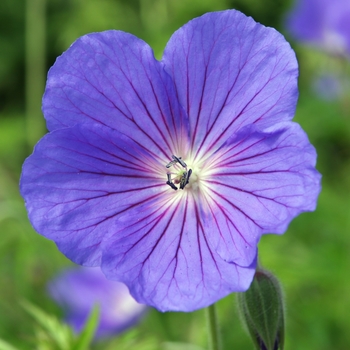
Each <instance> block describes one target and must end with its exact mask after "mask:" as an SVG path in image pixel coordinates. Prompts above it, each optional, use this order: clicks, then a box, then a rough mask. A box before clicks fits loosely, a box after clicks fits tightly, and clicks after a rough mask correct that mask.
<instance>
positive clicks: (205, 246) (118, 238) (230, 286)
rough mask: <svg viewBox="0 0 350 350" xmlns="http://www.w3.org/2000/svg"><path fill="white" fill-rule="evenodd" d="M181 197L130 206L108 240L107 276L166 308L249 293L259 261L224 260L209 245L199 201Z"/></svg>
mask: <svg viewBox="0 0 350 350" xmlns="http://www.w3.org/2000/svg"><path fill="white" fill-rule="evenodd" d="M170 191H171V192H172V190H171V189H170ZM171 194H172V193H171ZM180 196H181V200H172V199H171V198H174V197H173V196H169V197H168V199H167V200H164V201H163V202H162V203H158V204H157V205H152V206H150V207H149V208H148V209H147V210H145V211H138V210H137V208H131V210H129V211H128V212H126V213H125V215H124V217H123V218H122V220H119V221H118V230H117V231H116V232H115V234H114V235H113V236H111V238H110V240H109V241H107V242H105V243H104V251H103V258H102V270H103V271H104V273H105V274H106V276H107V277H108V278H110V279H115V280H117V281H122V282H124V283H125V284H127V285H128V287H129V289H130V293H131V295H132V296H133V297H134V298H135V299H136V300H137V301H139V302H141V303H146V304H148V305H152V306H155V307H156V308H157V309H159V310H161V311H168V310H173V311H193V310H196V309H198V308H201V307H205V306H208V305H210V304H212V303H214V302H215V301H216V300H218V299H219V298H222V297H224V296H226V295H227V294H229V293H231V292H237V291H244V290H246V289H247V288H248V287H249V285H250V282H251V280H252V278H253V274H254V269H255V265H256V260H255V259H254V260H253V261H251V263H250V265H249V266H245V267H241V266H238V265H236V264H232V263H227V262H225V261H224V260H222V259H221V258H220V256H219V255H218V254H217V253H216V252H215V250H213V249H212V248H211V247H210V245H209V242H208V236H209V235H210V233H208V232H207V231H205V229H204V227H203V224H202V216H201V214H200V208H198V203H197V202H196V201H195V200H194V197H193V196H192V195H191V194H190V193H189V194H184V195H180ZM256 254H257V251H256V248H255V257H256Z"/></svg>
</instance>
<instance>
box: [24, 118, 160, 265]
mask: <svg viewBox="0 0 350 350" xmlns="http://www.w3.org/2000/svg"><path fill="white" fill-rule="evenodd" d="M163 168H165V167H164V166H163V164H161V165H159V166H158V164H157V163H156V162H155V161H154V159H153V158H152V157H151V155H150V153H148V150H145V148H144V147H142V146H140V145H139V144H137V143H136V142H134V141H133V140H131V139H130V138H128V137H127V136H125V135H122V134H120V133H119V132H118V131H116V130H113V129H110V128H108V127H105V126H103V125H101V124H95V125H93V124H89V125H76V126H74V127H71V128H65V129H60V130H56V131H54V132H52V133H50V134H48V135H46V136H45V137H44V138H43V139H42V140H41V141H40V142H39V143H38V144H37V146H36V148H35V151H34V153H33V154H32V155H31V156H30V157H29V158H28V159H27V160H26V161H25V163H24V166H23V172H22V177H21V184H20V187H21V194H22V196H23V197H24V198H25V201H26V207H27V210H28V213H29V218H30V220H31V223H32V225H33V226H34V228H35V229H36V230H37V231H38V232H39V233H40V234H42V235H44V236H46V237H47V238H49V239H52V240H54V241H55V242H56V244H57V245H58V247H59V249H60V250H61V251H62V252H63V253H64V254H65V255H66V256H68V257H69V258H70V259H71V260H73V261H74V262H76V263H79V264H84V265H90V266H92V265H98V264H99V260H100V256H101V249H100V244H101V241H102V240H104V239H106V238H107V237H108V235H109V234H110V233H111V232H114V229H115V225H116V224H115V223H116V218H117V217H118V216H120V215H122V214H123V212H124V211H125V210H127V208H130V207H134V206H137V208H138V210H140V211H142V205H143V203H144V202H152V200H155V198H157V196H160V195H161V194H162V193H163V192H164V191H165V190H166V189H167V186H166V184H165V181H166V175H165V170H163ZM161 186H163V188H164V190H163V189H162V187H161Z"/></svg>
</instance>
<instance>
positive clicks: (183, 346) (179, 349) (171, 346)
mask: <svg viewBox="0 0 350 350" xmlns="http://www.w3.org/2000/svg"><path fill="white" fill-rule="evenodd" d="M162 350H205V349H204V348H202V347H200V346H198V345H195V344H189V343H180V342H165V343H163V344H162Z"/></svg>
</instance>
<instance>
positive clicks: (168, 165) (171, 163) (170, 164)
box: [166, 160, 177, 168]
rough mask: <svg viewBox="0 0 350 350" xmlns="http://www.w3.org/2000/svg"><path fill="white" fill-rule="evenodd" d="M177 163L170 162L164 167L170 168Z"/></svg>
mask: <svg viewBox="0 0 350 350" xmlns="http://www.w3.org/2000/svg"><path fill="white" fill-rule="evenodd" d="M176 163H177V160H172V161H171V162H170V163H168V164H167V165H166V167H167V168H170V167H171V166H173V165H174V164H176Z"/></svg>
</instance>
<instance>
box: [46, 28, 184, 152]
mask: <svg viewBox="0 0 350 350" xmlns="http://www.w3.org/2000/svg"><path fill="white" fill-rule="evenodd" d="M43 112H44V115H45V118H46V120H47V125H48V128H49V130H51V131H52V130H56V129H59V128H63V127H67V126H73V125H75V124H77V123H101V124H103V125H106V126H109V127H111V128H113V129H116V130H118V131H120V132H122V133H123V134H125V135H127V136H129V137H131V138H133V139H135V140H142V143H143V145H144V146H145V147H147V148H148V149H150V150H152V151H153V152H157V153H160V154H163V155H167V156H169V154H172V152H179V151H180V150H182V147H185V146H186V145H187V143H188V139H187V136H188V119H187V116H185V113H184V111H183V109H182V107H181V106H180V105H179V103H178V101H177V99H176V92H175V88H174V84H173V82H172V80H171V78H170V77H169V76H168V74H167V73H165V71H164V69H163V65H162V64H161V63H160V62H159V61H157V60H156V59H155V58H154V55H153V51H152V49H151V48H150V47H149V46H148V45H147V44H146V43H145V42H144V41H142V40H140V39H138V38H136V37H135V36H133V35H131V34H127V33H124V32H121V31H115V30H109V31H106V32H102V33H93V34H88V35H85V36H83V37H81V38H79V39H78V40H77V41H76V42H75V43H74V44H73V45H72V46H71V47H70V48H69V49H68V50H67V51H66V52H64V53H63V54H62V55H61V56H60V57H59V58H58V59H57V61H56V63H55V64H54V66H53V67H52V68H51V69H50V72H49V75H48V80H47V85H46V90H45V95H44V98H43Z"/></svg>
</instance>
